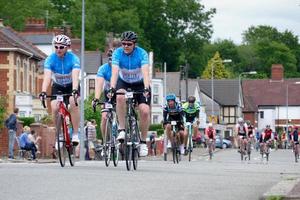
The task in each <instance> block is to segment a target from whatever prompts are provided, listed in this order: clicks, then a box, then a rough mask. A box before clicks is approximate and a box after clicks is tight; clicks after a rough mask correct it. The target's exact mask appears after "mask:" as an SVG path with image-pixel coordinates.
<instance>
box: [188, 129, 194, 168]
mask: <svg viewBox="0 0 300 200" xmlns="http://www.w3.org/2000/svg"><path fill="white" fill-rule="evenodd" d="M188 150H189V162H191V159H192V151H193V141H192V135H191V134H190V135H189V145H188Z"/></svg>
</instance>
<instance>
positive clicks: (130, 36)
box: [121, 31, 138, 43]
mask: <svg viewBox="0 0 300 200" xmlns="http://www.w3.org/2000/svg"><path fill="white" fill-rule="evenodd" d="M137 38H138V37H137V35H136V33H135V32H133V31H126V32H124V33H122V36H121V41H131V42H134V43H136V41H137Z"/></svg>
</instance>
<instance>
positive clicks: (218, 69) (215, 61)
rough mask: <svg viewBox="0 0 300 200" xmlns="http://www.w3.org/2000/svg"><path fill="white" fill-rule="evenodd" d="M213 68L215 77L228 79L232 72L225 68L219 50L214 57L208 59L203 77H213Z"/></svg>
mask: <svg viewBox="0 0 300 200" xmlns="http://www.w3.org/2000/svg"><path fill="white" fill-rule="evenodd" d="M212 68H213V76H214V79H226V78H229V76H230V73H229V71H228V70H227V69H226V68H225V66H224V64H223V61H222V59H221V57H220V54H219V52H216V53H215V55H214V57H213V58H212V59H210V60H209V61H208V65H207V66H206V68H205V70H204V71H203V73H202V76H201V78H203V79H211V71H212Z"/></svg>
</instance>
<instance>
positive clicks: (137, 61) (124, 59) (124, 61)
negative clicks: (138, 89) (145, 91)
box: [112, 47, 149, 83]
mask: <svg viewBox="0 0 300 200" xmlns="http://www.w3.org/2000/svg"><path fill="white" fill-rule="evenodd" d="M112 64H113V65H117V66H119V78H121V79H122V80H123V81H125V82H126V83H136V82H141V81H142V80H143V74H142V70H141V68H142V66H143V65H145V64H149V58H148V54H147V52H146V51H145V50H144V49H142V48H140V47H135V48H134V50H133V52H132V53H131V54H129V55H128V54H126V53H125V52H124V49H123V47H119V48H117V49H116V50H115V51H114V53H113V55H112Z"/></svg>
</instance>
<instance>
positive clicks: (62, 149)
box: [56, 114, 67, 167]
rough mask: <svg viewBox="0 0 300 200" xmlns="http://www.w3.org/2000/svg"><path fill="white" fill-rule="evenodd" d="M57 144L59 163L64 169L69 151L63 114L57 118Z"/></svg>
mask: <svg viewBox="0 0 300 200" xmlns="http://www.w3.org/2000/svg"><path fill="white" fill-rule="evenodd" d="M56 143H57V145H56V146H57V151H58V159H59V163H60V166H61V167H64V166H65V164H66V157H67V149H66V139H65V135H64V126H63V116H62V115H61V114H58V115H57V118H56Z"/></svg>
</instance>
